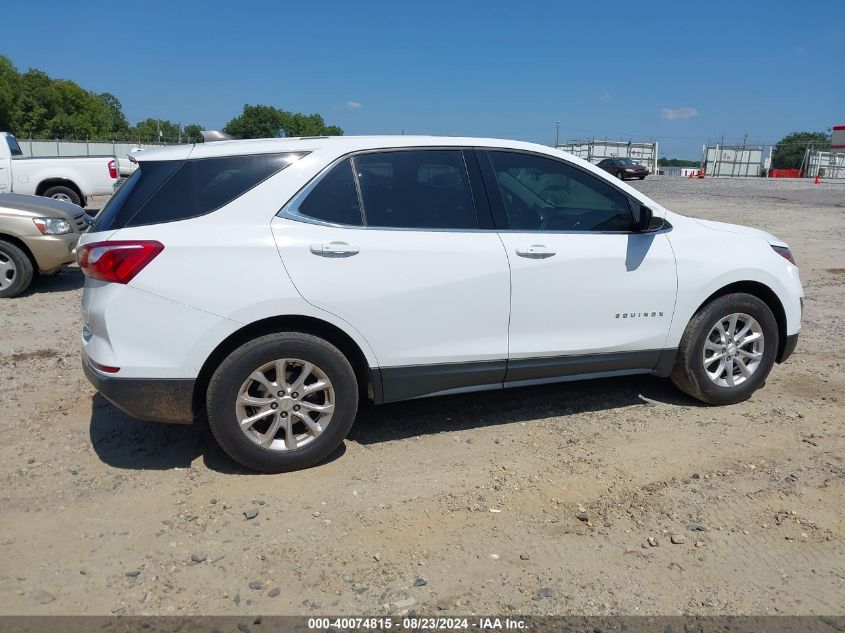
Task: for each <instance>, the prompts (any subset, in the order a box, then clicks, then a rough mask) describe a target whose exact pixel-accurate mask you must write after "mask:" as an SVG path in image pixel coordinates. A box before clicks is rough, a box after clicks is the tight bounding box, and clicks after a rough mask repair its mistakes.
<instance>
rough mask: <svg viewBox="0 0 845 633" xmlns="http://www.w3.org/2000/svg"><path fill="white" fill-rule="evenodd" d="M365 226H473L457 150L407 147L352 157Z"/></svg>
mask: <svg viewBox="0 0 845 633" xmlns="http://www.w3.org/2000/svg"><path fill="white" fill-rule="evenodd" d="M354 166H355V171H356V173H357V176H358V183H359V186H360V187H361V198H362V200H363V203H364V216H365V218H366V223H367V226H372V227H389V228H418V229H475V228H478V221H477V220H476V216H475V207H474V206H473V202H472V195H471V193H470V186H469V178H468V176H467V171H466V167H465V165H464V159H463V154H462V153H461V151H460V150H406V151H394V152H377V153H372V154H362V155H360V156H356V157H355V158H354Z"/></svg>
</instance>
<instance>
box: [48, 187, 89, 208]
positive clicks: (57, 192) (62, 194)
mask: <svg viewBox="0 0 845 633" xmlns="http://www.w3.org/2000/svg"><path fill="white" fill-rule="evenodd" d="M43 195H44V196H45V197H47V198H53V199H55V200H64V201H65V202H71V203H73V204H75V205H76V206H78V207H81V206H82V199H81V198H80V197H79V194H78V193H76V192H75V191H74V190H73V189H71V188H70V187H63V186H61V185H57V186H55V187H50V188H49V189H48V190H47V191H45V192H44V194H43Z"/></svg>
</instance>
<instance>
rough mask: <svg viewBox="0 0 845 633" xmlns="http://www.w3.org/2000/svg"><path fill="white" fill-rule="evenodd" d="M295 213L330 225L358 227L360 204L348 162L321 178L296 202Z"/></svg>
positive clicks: (359, 224)
mask: <svg viewBox="0 0 845 633" xmlns="http://www.w3.org/2000/svg"><path fill="white" fill-rule="evenodd" d="M296 212H297V213H299V214H300V215H304V216H307V217H309V218H314V219H315V220H321V221H323V222H329V223H331V224H346V225H349V226H361V223H362V222H361V205H360V203H359V202H358V190H357V188H356V187H355V177H354V175H353V174H352V165H351V163H350V162H349V159H346V160H345V161H343V162H342V163H339V164H337V165H335V166H334V167H333V168H332V169H331V171H329V173H328V174H326V175H325V176H323V177H322V178H321V179H320V180H319V182H317V184H316V185H314V188H313V189H311V191H310V192H309V193H308V195H306V196H305V198H304V199H303V200H302V202H300V203H299V206H298V207H297V209H296Z"/></svg>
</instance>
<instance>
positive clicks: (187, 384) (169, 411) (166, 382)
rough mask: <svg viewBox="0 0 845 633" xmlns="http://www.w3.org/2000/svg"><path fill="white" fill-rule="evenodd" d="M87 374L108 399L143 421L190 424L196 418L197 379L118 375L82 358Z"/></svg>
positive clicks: (101, 393) (89, 379)
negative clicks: (195, 393)
mask: <svg viewBox="0 0 845 633" xmlns="http://www.w3.org/2000/svg"><path fill="white" fill-rule="evenodd" d="M82 369H83V370H84V371H85V377H86V378H88V381H89V382H90V383H91V384H92V385H94V387H95V388H96V389H97V391H99V392H100V395H102V396H103V397H104V398H105V399H106V400H108V401H109V402H111V403H112V404H113V405H114V406H116V407H117V408H118V409H120V410H121V411H123V412H125V413H128V414H129V415H131V416H132V417H135V418H139V419H141V420H151V421H155V422H176V423H180V424H190V423H191V422H193V421H194V413H193V406H192V402H193V394H194V382H195V381H194V380H191V379H187V378H186V379H181V378H164V379H161V378H160V379H151V378H119V377H117V376H105V375H103V374H101V373H99V372H97V371H95V370H94V369H93V368H92V367H91V364H90V363H89V362H88V360H87V359H86V358H83V359H82Z"/></svg>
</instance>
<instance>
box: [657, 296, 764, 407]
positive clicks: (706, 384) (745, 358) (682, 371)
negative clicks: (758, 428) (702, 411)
mask: <svg viewBox="0 0 845 633" xmlns="http://www.w3.org/2000/svg"><path fill="white" fill-rule="evenodd" d="M777 349H778V327H777V321H776V320H775V317H774V315H773V314H772V311H771V309H770V308H769V306H767V305H766V304H765V303H764V302H763V301H762V300H760V299H758V298H757V297H755V296H753V295H749V294H745V293H733V294H729V295H725V296H723V297H719V298H718V299H714V300H713V301H711V302H710V303H709V304H707V305H705V306H704V307H703V308H701V310H699V311H698V313H696V315H695V316H694V317H693V318H692V320H691V321H690V322H689V325H687V329H686V330H685V331H684V335H683V337H682V338H681V343H680V345H679V346H678V356H677V358H676V360H675V367H674V369H673V370H672V381H673V382H674V383H675V385H677V387H678V388H679V389H680V390H681V391H683V392H685V393H687V394H688V395H690V396H692V397H693V398H697V399H698V400H701V401H703V402H706V403H708V404H717V405H723V404H735V403H737V402H742V401H743V400H747V399H748V398H750V397H751V394H753V393H754V392H755V391H756V390H757V389H759V388H760V387H762V386H763V384H764V383H765V381H766V377H767V376H768V375H769V372H770V371H771V370H772V366H773V365H774V362H775V356H776V354H777Z"/></svg>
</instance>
